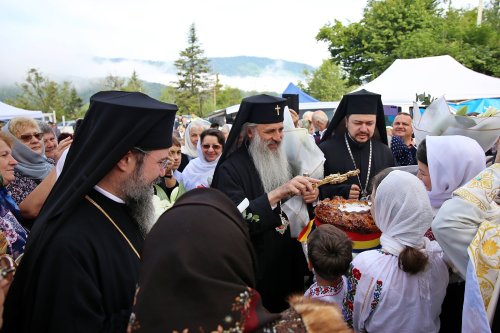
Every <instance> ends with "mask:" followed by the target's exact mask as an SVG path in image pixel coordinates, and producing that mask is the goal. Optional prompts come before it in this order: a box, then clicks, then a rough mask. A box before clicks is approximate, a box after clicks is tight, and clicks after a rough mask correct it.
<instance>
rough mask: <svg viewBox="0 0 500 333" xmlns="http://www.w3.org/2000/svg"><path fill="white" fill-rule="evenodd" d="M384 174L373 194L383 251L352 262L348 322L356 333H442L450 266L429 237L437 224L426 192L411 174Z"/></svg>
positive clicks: (346, 308) (346, 303) (367, 253)
mask: <svg viewBox="0 0 500 333" xmlns="http://www.w3.org/2000/svg"><path fill="white" fill-rule="evenodd" d="M384 175H385V178H383V180H381V181H380V182H379V183H377V180H375V181H374V185H373V192H372V196H374V198H373V199H372V215H373V216H374V219H375V223H376V225H377V226H378V227H379V229H380V230H381V231H382V237H381V239H380V241H381V245H382V248H381V249H379V250H371V251H365V252H363V253H360V254H359V255H357V256H356V257H355V258H354V260H353V261H352V265H351V271H350V274H349V276H348V278H347V280H348V282H347V295H346V298H345V301H344V304H343V313H344V318H345V319H346V321H347V322H348V324H350V325H351V326H352V327H353V328H354V330H355V331H356V332H371V333H376V332H422V333H423V332H425V333H431V332H438V331H439V327H440V321H439V314H440V312H441V304H442V302H443V299H444V296H445V293H446V286H447V285H448V267H447V264H446V263H445V261H444V259H443V251H442V250H441V248H440V247H439V245H438V244H437V242H435V241H430V240H429V239H427V238H425V237H424V234H425V232H426V231H427V230H428V229H429V226H430V225H431V222H432V209H431V206H430V202H429V199H428V196H427V193H426V191H425V188H424V186H423V184H422V183H421V182H420V181H419V180H418V178H417V177H415V176H413V175H412V174H410V173H407V172H404V171H392V172H390V173H388V174H387V173H385V174H384ZM384 175H382V177H383V176H384ZM377 184H379V185H378V186H377ZM402 184H404V186H402Z"/></svg>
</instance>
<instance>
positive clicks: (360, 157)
mask: <svg viewBox="0 0 500 333" xmlns="http://www.w3.org/2000/svg"><path fill="white" fill-rule="evenodd" d="M385 128H386V127H385V119H384V107H383V105H382V100H381V96H380V95H379V94H374V93H371V92H369V91H366V90H364V89H362V90H360V91H357V92H354V93H350V94H347V95H344V97H342V100H341V101H340V104H339V107H338V108H337V110H336V111H335V114H334V116H333V119H332V121H331V122H330V125H329V126H328V129H327V130H326V132H325V134H324V135H323V138H322V140H321V143H320V145H319V148H320V149H321V150H322V151H323V153H324V155H325V165H324V170H325V177H326V176H328V175H330V174H334V173H346V172H348V171H350V170H355V169H359V171H360V173H359V174H358V176H354V177H350V178H348V180H347V181H346V182H344V183H342V184H335V185H330V184H329V185H324V186H322V187H321V188H320V197H321V198H322V199H325V198H332V197H334V196H342V197H344V198H346V199H361V198H367V196H368V195H369V194H370V193H371V184H370V181H371V179H372V178H373V176H375V175H376V174H377V173H378V172H379V171H381V170H383V169H385V168H388V167H393V166H394V165H395V161H394V157H393V155H392V152H391V149H390V148H389V147H388V146H387V134H386V129H385Z"/></svg>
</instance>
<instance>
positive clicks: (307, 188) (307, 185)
mask: <svg viewBox="0 0 500 333" xmlns="http://www.w3.org/2000/svg"><path fill="white" fill-rule="evenodd" d="M318 182H319V180H317V179H314V178H311V177H304V176H296V177H294V178H292V179H291V180H289V181H287V182H286V183H285V184H283V185H281V186H280V187H278V188H276V189H274V190H272V191H271V192H269V193H268V194H267V197H268V199H269V203H270V204H271V206H273V205H275V204H277V203H278V202H279V201H280V200H282V199H285V198H287V197H291V196H294V195H300V196H304V200H306V199H305V197H307V198H308V200H311V198H312V196H313V195H315V196H316V197H317V195H318V194H319V191H318V190H317V189H314V188H313V186H312V184H315V183H318ZM314 200H316V198H314ZM314 200H312V201H314ZM312 201H311V202H312ZM306 202H308V201H306Z"/></svg>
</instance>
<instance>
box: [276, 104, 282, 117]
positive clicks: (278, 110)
mask: <svg viewBox="0 0 500 333" xmlns="http://www.w3.org/2000/svg"><path fill="white" fill-rule="evenodd" d="M274 109H275V110H276V114H277V115H278V116H279V115H280V109H281V108H280V106H279V105H276V108H274Z"/></svg>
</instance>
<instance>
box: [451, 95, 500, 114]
mask: <svg viewBox="0 0 500 333" xmlns="http://www.w3.org/2000/svg"><path fill="white" fill-rule="evenodd" d="M448 105H450V106H452V107H454V108H455V109H457V110H458V109H460V108H461V107H462V106H467V113H471V112H477V113H479V114H481V113H484V112H485V111H486V110H487V109H488V108H489V107H490V106H492V107H494V108H495V109H498V110H500V98H480V99H471V100H468V101H465V102H462V103H448Z"/></svg>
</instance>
